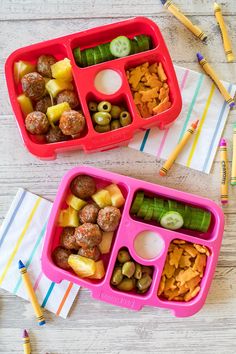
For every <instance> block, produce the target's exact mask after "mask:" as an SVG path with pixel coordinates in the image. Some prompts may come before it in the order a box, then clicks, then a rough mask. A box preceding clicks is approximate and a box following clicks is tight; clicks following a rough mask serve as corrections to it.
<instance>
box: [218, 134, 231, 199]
mask: <svg viewBox="0 0 236 354" xmlns="http://www.w3.org/2000/svg"><path fill="white" fill-rule="evenodd" d="M219 150H220V176H221V183H220V199H221V204H223V205H225V204H227V203H228V199H229V195H228V180H229V176H228V159H227V143H226V140H225V139H224V138H222V139H221V140H220V144H219Z"/></svg>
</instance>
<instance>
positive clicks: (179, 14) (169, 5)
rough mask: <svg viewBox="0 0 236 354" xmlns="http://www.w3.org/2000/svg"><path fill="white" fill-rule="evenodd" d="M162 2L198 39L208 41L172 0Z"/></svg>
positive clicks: (162, 0)
mask: <svg viewBox="0 0 236 354" xmlns="http://www.w3.org/2000/svg"><path fill="white" fill-rule="evenodd" d="M161 2H162V4H163V5H164V6H165V7H166V8H167V9H168V10H169V11H170V12H171V13H172V14H173V15H174V16H175V17H176V18H177V19H178V20H179V21H180V22H181V23H182V24H183V25H184V26H185V27H187V28H188V29H189V30H190V31H191V32H192V33H193V34H194V35H195V36H196V37H198V38H199V39H201V40H202V41H205V40H206V39H207V35H206V34H205V33H204V32H203V31H202V30H201V29H200V28H199V27H198V26H196V25H194V24H193V23H192V22H191V21H190V20H189V19H188V18H187V17H186V16H185V15H184V14H183V13H182V12H181V11H180V10H179V8H178V7H177V6H176V5H174V4H173V2H172V1H171V0H161Z"/></svg>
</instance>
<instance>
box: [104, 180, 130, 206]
mask: <svg viewBox="0 0 236 354" xmlns="http://www.w3.org/2000/svg"><path fill="white" fill-rule="evenodd" d="M105 189H106V190H107V191H108V192H109V193H110V196H111V203H112V205H113V206H114V207H116V208H120V207H122V205H124V203H125V198H124V197H123V194H122V193H121V190H120V188H119V187H118V186H117V185H116V184H110V185H109V186H107V187H106V188H105Z"/></svg>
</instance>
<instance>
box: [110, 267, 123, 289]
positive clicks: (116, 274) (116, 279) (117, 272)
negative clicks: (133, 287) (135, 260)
mask: <svg viewBox="0 0 236 354" xmlns="http://www.w3.org/2000/svg"><path fill="white" fill-rule="evenodd" d="M122 279H123V274H122V272H121V268H120V267H116V268H115V269H114V270H113V274H112V278H111V284H112V285H118V284H120V282H121V281H122Z"/></svg>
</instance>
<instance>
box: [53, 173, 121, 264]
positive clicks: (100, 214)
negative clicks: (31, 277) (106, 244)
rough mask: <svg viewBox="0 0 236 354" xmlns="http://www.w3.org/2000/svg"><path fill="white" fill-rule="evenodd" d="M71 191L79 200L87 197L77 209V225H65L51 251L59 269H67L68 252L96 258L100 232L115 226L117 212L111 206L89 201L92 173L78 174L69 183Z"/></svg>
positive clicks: (118, 220)
mask: <svg viewBox="0 0 236 354" xmlns="http://www.w3.org/2000/svg"><path fill="white" fill-rule="evenodd" d="M70 189H71V193H72V194H74V195H75V196H76V197H78V198H81V199H83V200H88V204H86V205H85V206H84V207H83V208H82V209H80V210H79V212H78V213H79V221H80V224H81V225H80V226H78V227H75V228H74V227H65V228H63V230H62V233H61V235H60V246H58V247H57V248H56V249H55V250H54V251H53V254H52V258H53V261H54V263H55V264H56V265H57V266H58V267H60V268H63V269H68V270H69V269H71V267H70V265H69V264H68V258H69V256H70V255H71V254H72V253H74V254H79V255H80V256H83V257H87V258H90V259H93V260H94V261H98V260H99V259H100V256H101V254H100V251H99V248H98V245H99V243H100V242H101V241H102V232H103V231H105V232H108V231H110V232H113V231H115V230H116V229H117V227H118V225H119V222H120V218H121V213H120V210H119V209H118V208H116V207H114V206H107V207H105V208H101V209H100V208H99V207H98V205H97V204H95V203H94V202H90V201H89V200H90V198H91V196H92V195H93V194H94V193H95V192H96V184H95V181H94V179H93V178H92V177H90V176H87V175H79V176H78V177H76V178H75V179H74V180H73V181H72V182H71V185H70Z"/></svg>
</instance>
